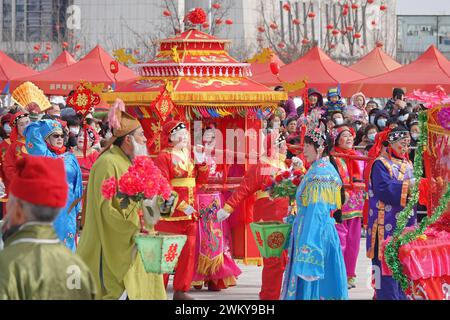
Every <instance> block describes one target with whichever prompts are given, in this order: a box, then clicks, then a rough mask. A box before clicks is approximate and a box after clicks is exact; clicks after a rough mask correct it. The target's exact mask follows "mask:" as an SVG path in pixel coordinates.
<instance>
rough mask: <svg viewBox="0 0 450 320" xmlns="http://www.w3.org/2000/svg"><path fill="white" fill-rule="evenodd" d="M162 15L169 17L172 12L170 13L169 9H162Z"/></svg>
mask: <svg viewBox="0 0 450 320" xmlns="http://www.w3.org/2000/svg"><path fill="white" fill-rule="evenodd" d="M163 15H164V16H165V17H170V16H171V15H172V13H171V12H170V11H169V10H164V11H163Z"/></svg>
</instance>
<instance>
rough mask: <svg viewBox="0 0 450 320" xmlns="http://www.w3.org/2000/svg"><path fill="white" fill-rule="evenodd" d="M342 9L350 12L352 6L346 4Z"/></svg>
mask: <svg viewBox="0 0 450 320" xmlns="http://www.w3.org/2000/svg"><path fill="white" fill-rule="evenodd" d="M342 7H343V8H344V10H348V9H349V8H350V6H349V5H348V3H346V4H344V5H343V6H342Z"/></svg>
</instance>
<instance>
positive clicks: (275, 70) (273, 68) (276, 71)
mask: <svg viewBox="0 0 450 320" xmlns="http://www.w3.org/2000/svg"><path fill="white" fill-rule="evenodd" d="M269 67H270V72H272V74H273V75H275V76H277V75H278V74H279V73H280V66H279V65H278V63H276V62H274V61H272V62H271V63H270V64H269Z"/></svg>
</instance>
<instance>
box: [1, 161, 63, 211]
mask: <svg viewBox="0 0 450 320" xmlns="http://www.w3.org/2000/svg"><path fill="white" fill-rule="evenodd" d="M16 169H17V174H16V175H15V176H14V177H13V178H12V180H11V184H10V192H11V194H13V195H14V196H15V197H17V198H19V199H21V200H24V201H26V202H29V203H31V204H34V205H39V206H45V207H52V208H64V206H65V205H66V202H67V193H68V186H67V180H66V171H65V169H64V160H62V159H60V158H50V157H38V156H31V155H27V156H25V157H23V158H22V159H20V160H18V161H17V162H16Z"/></svg>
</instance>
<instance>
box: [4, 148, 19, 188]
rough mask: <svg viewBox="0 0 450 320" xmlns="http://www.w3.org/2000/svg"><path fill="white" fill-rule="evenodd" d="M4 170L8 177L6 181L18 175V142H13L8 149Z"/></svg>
mask: <svg viewBox="0 0 450 320" xmlns="http://www.w3.org/2000/svg"><path fill="white" fill-rule="evenodd" d="M3 172H4V173H5V177H6V178H7V180H6V181H11V179H12V178H13V177H14V176H15V175H16V143H12V144H11V145H10V146H9V148H8V151H6V155H5V162H4V164H3Z"/></svg>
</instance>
